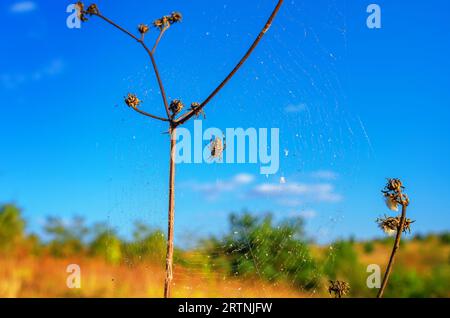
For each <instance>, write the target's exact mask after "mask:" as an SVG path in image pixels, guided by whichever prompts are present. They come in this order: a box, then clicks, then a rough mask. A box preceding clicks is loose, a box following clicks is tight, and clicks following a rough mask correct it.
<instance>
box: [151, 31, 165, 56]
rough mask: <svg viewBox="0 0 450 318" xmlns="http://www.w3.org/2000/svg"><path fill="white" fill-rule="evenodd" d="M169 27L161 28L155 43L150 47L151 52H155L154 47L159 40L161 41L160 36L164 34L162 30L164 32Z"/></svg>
mask: <svg viewBox="0 0 450 318" xmlns="http://www.w3.org/2000/svg"><path fill="white" fill-rule="evenodd" d="M168 28H169V27H164V28H163V29H161V31H160V32H159V35H158V38H157V39H156V41H155V44H154V45H153V48H152V54H155V51H156V48H157V47H158V44H159V41H161V38H162V36H163V35H164V32H166V30H167V29H168Z"/></svg>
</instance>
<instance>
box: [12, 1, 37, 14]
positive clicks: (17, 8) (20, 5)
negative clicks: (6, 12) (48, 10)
mask: <svg viewBox="0 0 450 318" xmlns="http://www.w3.org/2000/svg"><path fill="white" fill-rule="evenodd" d="M36 8H37V6H36V3H34V2H33V1H20V2H16V3H14V4H13V5H12V6H11V7H10V11H11V12H13V13H25V12H31V11H34V10H35V9H36Z"/></svg>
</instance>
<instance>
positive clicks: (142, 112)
mask: <svg viewBox="0 0 450 318" xmlns="http://www.w3.org/2000/svg"><path fill="white" fill-rule="evenodd" d="M131 108H133V109H134V110H135V111H136V112H138V113H139V114H141V115H144V116H147V117H150V118H153V119H157V120H161V121H170V120H169V119H167V118H164V117H159V116H156V115H152V114H150V113H147V112H146V111H143V110H140V109H139V108H137V107H131Z"/></svg>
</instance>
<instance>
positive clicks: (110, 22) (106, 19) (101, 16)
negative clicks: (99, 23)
mask: <svg viewBox="0 0 450 318" xmlns="http://www.w3.org/2000/svg"><path fill="white" fill-rule="evenodd" d="M93 15H96V16H97V17H99V18H101V19H103V20H105V21H106V22H108V23H109V24H111V25H112V26H114V27H116V28H117V29H119V30H120V31H122V32H124V33H126V34H128V35H129V36H131V37H132V38H133V39H135V40H136V41H138V42H142V41H141V39H139V38H138V37H137V36H135V35H134V34H133V33H131V32H130V31H127V30H126V29H124V28H122V27H121V26H120V25H118V24H117V23H115V22H113V21H112V20H110V19H108V18H107V17H105V16H104V15H102V14H101V13H95V14H93Z"/></svg>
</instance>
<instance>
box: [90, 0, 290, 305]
mask: <svg viewBox="0 0 450 318" xmlns="http://www.w3.org/2000/svg"><path fill="white" fill-rule="evenodd" d="M283 1H284V0H278V3H277V5H276V7H275V9H274V10H273V11H272V14H271V15H270V17H269V19H268V20H267V22H266V24H265V25H264V27H263V28H262V30H261V31H260V33H259V34H258V36H257V37H256V39H255V40H254V42H253V43H252V45H251V46H250V48H249V49H248V50H247V52H246V53H245V55H244V56H243V57H242V58H241V60H240V61H239V62H238V64H237V65H236V66H235V67H234V68H233V70H232V71H231V72H230V73H229V74H228V75H227V76H226V77H225V79H224V80H223V81H222V82H221V83H220V84H219V85H218V86H217V87H216V88H215V89H214V91H213V92H212V93H210V94H209V96H208V97H207V98H206V99H205V100H204V101H203V102H202V103H201V104H200V106H199V107H198V108H195V109H194V108H193V109H192V110H191V111H189V112H186V113H185V114H183V115H182V116H180V117H178V119H176V118H175V116H176V113H175V112H173V113H171V111H170V108H169V103H168V100H167V96H166V92H165V89H164V85H163V83H162V80H161V76H160V73H159V70H158V67H157V64H156V61H155V57H154V53H155V51H156V48H157V47H158V44H159V42H160V40H161V38H162V37H163V35H164V32H165V31H166V30H167V28H168V27H164V28H162V29H161V31H160V33H159V35H158V38H157V39H156V41H155V44H154V46H153V48H152V49H151V50H150V49H149V48H148V46H147V45H146V44H145V42H144V34H143V33H142V34H141V38H138V37H137V36H135V35H133V34H132V33H131V32H129V31H128V30H126V29H124V28H123V27H121V26H119V25H118V24H116V23H115V22H113V21H112V20H110V19H108V18H106V17H105V16H103V15H102V14H100V13H99V12H98V11H97V12H95V13H92V12H87V11H84V12H83V13H84V14H90V15H95V16H97V17H99V18H101V19H103V20H104V21H106V22H107V23H109V24H111V25H112V26H114V27H115V28H117V29H119V30H120V31H122V32H123V33H125V34H127V35H128V36H130V37H131V38H133V39H134V40H136V41H137V42H138V43H140V44H141V45H142V47H143V48H144V50H145V51H146V52H147V54H148V56H149V57H150V60H151V63H152V66H153V70H154V73H155V76H156V79H157V81H158V85H159V89H160V92H161V96H162V100H163V103H164V107H165V110H166V115H167V118H163V117H160V116H155V115H152V114H150V113H147V112H145V111H142V110H140V109H138V108H137V107H132V108H133V109H134V110H135V111H136V112H138V113H140V114H142V115H144V116H147V117H150V118H153V119H157V120H161V121H167V122H168V123H169V125H170V128H169V133H170V161H169V209H168V226H167V227H168V230H167V255H166V278H165V282H164V297H165V298H168V297H170V296H171V284H172V279H173V252H174V221H175V150H176V128H177V127H178V126H179V125H182V124H184V123H185V122H186V121H188V120H189V119H190V118H192V117H193V116H195V115H196V114H199V113H200V112H201V111H202V109H203V107H205V106H206V104H208V103H209V102H210V101H211V99H212V98H213V97H214V96H215V95H216V94H217V93H219V91H220V90H221V89H222V88H223V87H224V86H225V85H226V84H227V83H228V81H229V80H230V79H231V78H232V77H233V76H234V75H235V74H236V72H237V71H238V70H239V68H240V67H241V66H242V65H243V64H244V63H245V61H246V60H247V59H248V58H249V56H250V55H251V53H252V52H253V51H254V49H255V48H256V46H257V45H258V43H259V42H260V41H261V39H262V37H263V36H264V35H265V34H266V32H267V31H268V30H269V28H270V26H271V25H272V21H273V19H274V18H275V16H276V15H277V13H278V11H279V9H280V7H281V5H282V4H283ZM88 11H89V10H88Z"/></svg>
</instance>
